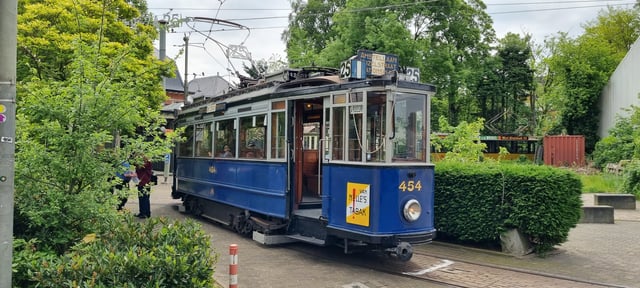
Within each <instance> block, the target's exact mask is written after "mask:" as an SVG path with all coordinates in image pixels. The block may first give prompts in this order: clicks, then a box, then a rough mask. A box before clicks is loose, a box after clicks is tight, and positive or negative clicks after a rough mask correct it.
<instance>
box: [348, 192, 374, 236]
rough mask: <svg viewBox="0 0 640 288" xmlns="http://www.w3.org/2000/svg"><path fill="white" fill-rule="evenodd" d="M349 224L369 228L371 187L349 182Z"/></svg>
mask: <svg viewBox="0 0 640 288" xmlns="http://www.w3.org/2000/svg"><path fill="white" fill-rule="evenodd" d="M346 198H347V214H346V215H347V223H349V224H355V225H360V226H366V227H369V217H370V213H371V209H369V207H370V205H371V201H370V200H371V186H370V185H369V184H362V183H352V182H347V197H346Z"/></svg>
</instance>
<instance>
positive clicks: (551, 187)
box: [435, 161, 582, 254]
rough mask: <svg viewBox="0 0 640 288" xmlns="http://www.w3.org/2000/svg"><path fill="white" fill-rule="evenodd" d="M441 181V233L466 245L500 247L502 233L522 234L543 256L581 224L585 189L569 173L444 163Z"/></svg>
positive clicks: (437, 201) (438, 193)
mask: <svg viewBox="0 0 640 288" xmlns="http://www.w3.org/2000/svg"><path fill="white" fill-rule="evenodd" d="M435 177H436V179H435V183H436V190H435V215H436V228H437V229H438V233H440V234H441V236H443V237H447V238H451V239H456V240H458V241H460V242H463V243H482V244H495V245H499V239H500V234H501V233H502V232H505V231H506V230H508V229H513V228H517V229H518V230H520V231H521V232H523V233H524V234H525V235H528V237H529V240H530V242H531V243H532V245H533V248H534V250H535V252H536V253H539V254H542V253H545V252H547V251H549V250H551V249H552V248H553V247H554V246H555V245H557V244H560V243H562V242H565V241H566V240H567V237H568V235H569V230H570V229H571V228H572V227H575V225H576V224H577V223H578V221H579V220H580V211H581V205H582V201H581V199H580V194H581V185H582V184H581V183H580V179H579V178H578V177H577V175H575V174H574V173H572V172H570V171H567V170H562V169H559V168H553V167H548V166H534V165H517V164H499V163H482V164H480V163H476V164H469V163H464V164H462V163H454V162H449V161H444V162H440V163H438V165H437V166H436V175H435Z"/></svg>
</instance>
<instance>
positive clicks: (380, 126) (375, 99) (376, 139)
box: [367, 92, 387, 162]
mask: <svg viewBox="0 0 640 288" xmlns="http://www.w3.org/2000/svg"><path fill="white" fill-rule="evenodd" d="M386 99H387V97H386V92H370V93H369V94H368V97H367V149H368V150H367V161H375V162H384V160H385V151H384V141H385V135H384V131H385V129H386V123H385V120H386V118H387V117H386V115H387V113H386V111H387V105H386Z"/></svg>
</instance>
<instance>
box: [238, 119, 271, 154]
mask: <svg viewBox="0 0 640 288" xmlns="http://www.w3.org/2000/svg"><path fill="white" fill-rule="evenodd" d="M265 119H266V115H255V116H249V117H242V118H240V139H239V140H240V141H239V143H240V147H239V148H240V154H239V155H238V157H240V158H258V159H264V149H265V146H266V145H265V143H266V140H265V138H266V134H267V133H266V132H267V127H266V126H265V124H266V123H265Z"/></svg>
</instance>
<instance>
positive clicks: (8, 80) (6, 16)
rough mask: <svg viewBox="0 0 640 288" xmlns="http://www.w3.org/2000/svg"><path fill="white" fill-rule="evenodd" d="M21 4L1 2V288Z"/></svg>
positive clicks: (6, 262) (7, 261)
mask: <svg viewBox="0 0 640 288" xmlns="http://www.w3.org/2000/svg"><path fill="white" fill-rule="evenodd" d="M17 37H18V0H2V1H0V39H2V40H1V41H0V287H11V273H12V270H11V263H12V262H13V194H14V186H13V179H14V173H15V166H14V163H15V137H16V63H17V57H18V56H17V47H18V44H17Z"/></svg>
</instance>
